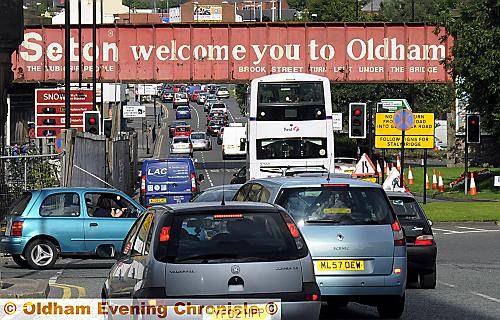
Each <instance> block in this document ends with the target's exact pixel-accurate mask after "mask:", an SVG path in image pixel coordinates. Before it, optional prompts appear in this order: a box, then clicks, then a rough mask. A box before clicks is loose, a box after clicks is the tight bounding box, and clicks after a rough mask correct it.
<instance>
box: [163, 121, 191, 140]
mask: <svg viewBox="0 0 500 320" xmlns="http://www.w3.org/2000/svg"><path fill="white" fill-rule="evenodd" d="M187 125H188V123H187V122H186V121H172V122H171V123H170V124H169V125H168V136H169V137H170V138H172V137H173V136H174V134H175V127H177V126H187Z"/></svg>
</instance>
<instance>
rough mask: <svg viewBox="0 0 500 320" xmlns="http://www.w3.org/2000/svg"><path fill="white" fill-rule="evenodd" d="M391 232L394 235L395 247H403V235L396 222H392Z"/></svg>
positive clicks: (404, 242)
mask: <svg viewBox="0 0 500 320" xmlns="http://www.w3.org/2000/svg"><path fill="white" fill-rule="evenodd" d="M391 228H392V232H393V234H394V245H395V246H405V245H406V241H405V234H404V232H403V229H402V228H401V225H400V224H399V221H398V220H394V222H393V223H392V224H391Z"/></svg>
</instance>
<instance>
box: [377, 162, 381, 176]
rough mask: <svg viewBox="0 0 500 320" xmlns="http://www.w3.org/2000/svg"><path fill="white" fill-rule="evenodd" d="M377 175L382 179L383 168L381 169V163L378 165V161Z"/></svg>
mask: <svg viewBox="0 0 500 320" xmlns="http://www.w3.org/2000/svg"><path fill="white" fill-rule="evenodd" d="M377 173H378V177H379V178H382V168H380V163H378V160H377Z"/></svg>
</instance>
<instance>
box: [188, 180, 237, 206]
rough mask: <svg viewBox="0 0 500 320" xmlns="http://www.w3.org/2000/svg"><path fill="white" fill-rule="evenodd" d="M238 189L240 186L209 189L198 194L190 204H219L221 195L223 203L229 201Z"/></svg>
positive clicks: (233, 185)
mask: <svg viewBox="0 0 500 320" xmlns="http://www.w3.org/2000/svg"><path fill="white" fill-rule="evenodd" d="M240 187H241V184H227V185H223V186H215V187H211V188H208V189H206V190H204V191H202V192H200V193H198V194H197V195H196V196H195V197H193V198H192V199H191V202H221V201H222V196H223V195H224V201H230V200H232V199H233V197H234V195H235V194H236V191H238V189H239V188H240Z"/></svg>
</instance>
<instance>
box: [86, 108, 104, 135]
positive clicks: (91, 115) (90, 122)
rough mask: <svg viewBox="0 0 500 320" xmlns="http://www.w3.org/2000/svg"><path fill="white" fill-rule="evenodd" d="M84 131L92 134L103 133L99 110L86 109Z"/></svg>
mask: <svg viewBox="0 0 500 320" xmlns="http://www.w3.org/2000/svg"><path fill="white" fill-rule="evenodd" d="M83 125H84V128H83V131H84V132H89V133H92V134H101V121H100V113H99V111H85V112H84V113H83Z"/></svg>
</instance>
